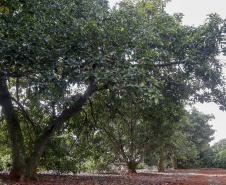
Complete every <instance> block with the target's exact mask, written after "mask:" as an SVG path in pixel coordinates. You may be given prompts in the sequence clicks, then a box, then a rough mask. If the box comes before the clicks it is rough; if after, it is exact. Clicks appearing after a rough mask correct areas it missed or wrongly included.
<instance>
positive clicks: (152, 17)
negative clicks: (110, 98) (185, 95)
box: [0, 0, 224, 180]
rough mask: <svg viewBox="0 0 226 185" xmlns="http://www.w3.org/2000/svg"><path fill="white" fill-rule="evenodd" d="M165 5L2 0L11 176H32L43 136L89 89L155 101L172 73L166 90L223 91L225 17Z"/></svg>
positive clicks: (2, 81) (152, 0) (0, 97)
mask: <svg viewBox="0 0 226 185" xmlns="http://www.w3.org/2000/svg"><path fill="white" fill-rule="evenodd" d="M164 5H165V1H159V0H158V1H157V0H145V1H143V0H142V1H140V0H137V1H132V0H131V1H129V0H128V1H123V2H121V3H120V4H119V5H118V7H117V8H114V9H109V7H108V2H107V0H94V1H88V0H69V1H64V0H38V1H37V0H31V1H22V0H21V1H20V0H18V1H15V0H7V1H5V0H1V1H0V23H1V28H0V39H1V44H0V51H1V55H0V105H1V111H2V113H3V114H4V120H5V121H6V123H7V128H8V133H9V137H10V141H11V149H12V170H11V172H10V178H20V179H21V180H23V179H24V178H25V177H28V178H33V179H37V177H36V171H37V167H38V165H39V161H40V158H41V156H42V154H43V152H44V149H45V146H46V144H47V142H48V140H49V139H50V138H51V136H53V134H54V133H55V132H56V131H57V130H59V129H61V128H65V127H64V126H65V123H66V122H67V121H68V120H70V119H71V118H72V117H74V116H76V114H77V113H79V112H81V111H82V108H83V106H84V104H85V103H86V102H87V99H89V98H90V97H91V96H93V94H95V93H97V92H99V93H106V92H110V91H111V92H113V93H117V94H121V95H123V96H125V97H128V101H132V100H133V97H134V96H139V98H140V99H143V100H145V101H147V102H149V103H153V102H157V100H158V98H159V97H160V96H161V91H160V89H158V86H159V85H161V84H162V83H164V82H171V85H170V87H171V88H170V87H169V93H172V94H173V92H175V91H176V89H175V91H172V90H173V89H174V88H172V87H173V86H175V85H177V86H181V87H182V86H184V89H185V90H188V92H189V93H190V94H195V93H196V92H197V90H200V89H203V91H200V92H203V93H202V94H196V95H197V96H194V97H195V98H196V99H200V97H202V98H203V95H205V97H206V98H207V99H206V100H209V99H210V96H211V93H215V94H218V95H219V96H218V97H220V100H222V97H223V96H220V95H221V93H222V90H221V89H219V88H218V87H219V85H221V86H222V84H223V82H222V73H221V64H220V62H219V61H218V60H216V58H215V57H216V56H217V55H218V54H219V43H220V42H221V33H222V32H223V26H224V22H223V21H222V19H221V18H220V17H218V16H217V15H211V16H210V17H209V19H208V21H207V22H206V23H205V24H204V25H203V26H200V27H198V28H194V27H188V26H182V25H181V16H180V15H175V16H170V15H168V14H166V13H165V12H164V9H163V8H164ZM134 79H136V80H134ZM191 87H192V88H191ZM194 87H196V88H194ZM213 89H214V91H211V90H213ZM206 92H208V94H206ZM122 93H123V94H122ZM206 95H208V96H206ZM216 101H218V99H216ZM221 102H223V101H221Z"/></svg>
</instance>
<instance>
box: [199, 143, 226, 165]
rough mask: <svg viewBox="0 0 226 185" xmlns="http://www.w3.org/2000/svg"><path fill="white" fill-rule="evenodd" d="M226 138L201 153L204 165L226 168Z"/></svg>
mask: <svg viewBox="0 0 226 185" xmlns="http://www.w3.org/2000/svg"><path fill="white" fill-rule="evenodd" d="M225 150H226V139H222V140H220V141H219V142H217V143H215V144H214V145H213V146H211V147H210V148H209V149H207V150H205V151H203V152H202V153H201V155H200V158H201V160H202V166H203V167H213V168H226V165H225Z"/></svg>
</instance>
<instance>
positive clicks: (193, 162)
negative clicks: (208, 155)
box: [169, 108, 215, 168]
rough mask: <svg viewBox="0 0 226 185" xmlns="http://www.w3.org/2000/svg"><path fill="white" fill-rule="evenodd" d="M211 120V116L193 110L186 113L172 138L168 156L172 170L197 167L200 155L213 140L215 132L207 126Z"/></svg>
mask: <svg viewBox="0 0 226 185" xmlns="http://www.w3.org/2000/svg"><path fill="white" fill-rule="evenodd" d="M212 119H214V116H213V115H209V114H203V113H202V112H199V111H198V110H197V109H195V108H192V109H191V111H190V112H186V114H185V115H184V117H183V118H182V119H181V120H180V123H179V124H178V127H177V129H176V130H175V132H174V134H173V138H172V144H171V151H170V152H169V156H170V158H171V159H172V164H174V165H172V166H173V167H174V168H186V167H188V166H189V165H190V167H193V166H198V165H199V164H198V163H199V162H200V159H199V157H200V154H201V153H202V152H203V151H204V150H206V149H208V148H209V147H210V146H209V143H210V141H212V140H213V134H214V132H215V130H213V129H212V128H211V127H212V126H211V125H209V121H211V120H212Z"/></svg>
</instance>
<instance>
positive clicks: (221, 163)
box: [214, 149, 226, 168]
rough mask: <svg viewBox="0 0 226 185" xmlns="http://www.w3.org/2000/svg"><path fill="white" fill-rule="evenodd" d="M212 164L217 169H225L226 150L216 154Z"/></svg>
mask: <svg viewBox="0 0 226 185" xmlns="http://www.w3.org/2000/svg"><path fill="white" fill-rule="evenodd" d="M214 164H215V166H216V167H217V168H226V149H224V150H222V151H220V152H218V153H217V154H216V156H215V159H214Z"/></svg>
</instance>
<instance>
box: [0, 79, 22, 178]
mask: <svg viewBox="0 0 226 185" xmlns="http://www.w3.org/2000/svg"><path fill="white" fill-rule="evenodd" d="M0 105H1V106H2V111H3V113H4V115H5V119H6V122H7V126H8V133H9V136H10V141H11V148H12V170H11V172H10V175H9V176H10V178H11V179H18V178H19V179H20V178H21V179H23V177H24V176H25V173H26V170H25V169H26V168H25V167H26V156H25V148H24V143H23V136H22V132H21V128H20V123H19V120H18V115H17V113H16V111H15V109H14V107H13V104H12V101H11V97H10V93H9V91H8V87H7V83H6V79H1V80H0Z"/></svg>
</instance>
